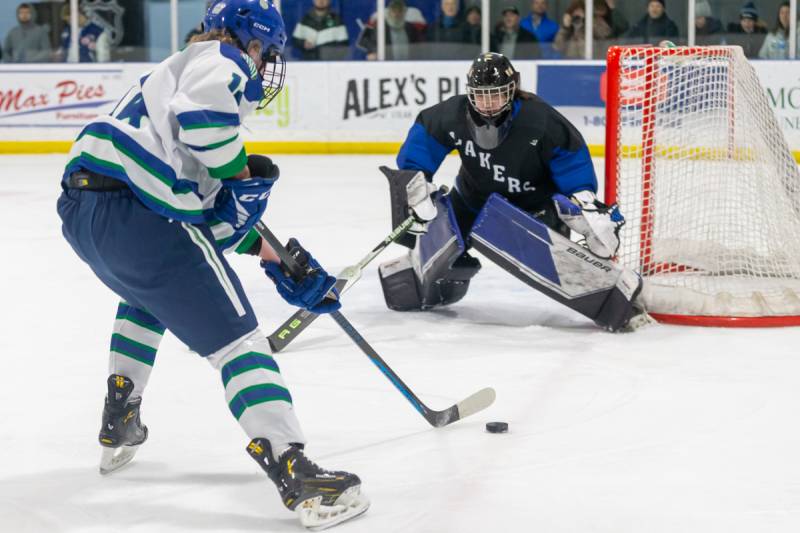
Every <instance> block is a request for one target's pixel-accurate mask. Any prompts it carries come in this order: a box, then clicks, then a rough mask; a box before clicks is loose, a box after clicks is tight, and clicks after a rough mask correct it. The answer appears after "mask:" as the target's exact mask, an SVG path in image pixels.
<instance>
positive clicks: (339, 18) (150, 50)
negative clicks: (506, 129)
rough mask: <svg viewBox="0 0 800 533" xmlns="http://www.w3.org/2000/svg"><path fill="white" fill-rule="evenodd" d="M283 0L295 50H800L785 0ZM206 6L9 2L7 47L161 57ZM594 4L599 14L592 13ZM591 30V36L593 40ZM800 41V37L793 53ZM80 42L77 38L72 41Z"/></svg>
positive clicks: (369, 56)
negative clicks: (642, 46) (671, 46)
mask: <svg viewBox="0 0 800 533" xmlns="http://www.w3.org/2000/svg"><path fill="white" fill-rule="evenodd" d="M379 1H381V0H379ZM587 1H590V2H591V6H587ZM9 3H10V2H9ZM276 3H277V4H278V5H279V7H280V9H281V12H282V13H283V16H284V19H285V21H286V27H287V31H288V33H289V36H290V40H289V43H288V44H289V46H288V47H287V56H288V57H289V59H291V60H302V61H318V60H367V61H370V60H377V59H379V58H384V59H387V60H422V59H469V58H472V57H474V56H475V55H477V54H478V53H480V52H481V51H483V50H486V49H487V48H488V50H491V51H495V52H501V53H503V54H505V55H507V56H509V57H510V58H512V59H583V58H587V57H589V56H591V57H593V58H595V59H601V58H603V57H604V56H605V52H606V50H607V48H608V47H609V46H610V45H613V44H634V43H636V44H638V43H651V44H657V43H659V42H661V41H664V40H669V41H672V42H674V43H676V44H679V45H681V44H690V43H691V42H692V41H693V42H694V44H698V45H717V44H735V45H740V46H741V47H742V48H743V49H744V52H745V55H746V56H747V57H749V58H751V59H789V58H793V57H800V47H798V46H797V44H800V43H797V41H798V40H797V39H790V30H791V26H792V24H791V21H792V18H793V17H792V13H791V8H792V6H791V4H790V2H788V1H781V0H759V1H750V0H748V1H744V2H742V1H741V0H682V1H678V0H625V1H624V2H623V0H518V1H502V0H491V1H489V2H487V1H485V0H484V1H481V0H388V1H386V2H385V4H384V5H383V6H379V5H378V3H377V2H376V1H375V0H338V1H333V0H282V1H280V2H276ZM206 6H207V2H205V0H172V1H170V0H102V1H100V0H82V1H81V2H80V3H79V4H78V9H77V11H76V13H72V10H71V9H70V2H69V0H53V1H44V2H24V3H20V4H18V5H17V6H16V8H12V7H6V8H3V9H7V10H9V11H10V10H11V9H14V15H15V19H16V25H15V26H13V27H11V28H9V29H8V30H7V32H6V33H5V35H4V38H3V40H2V43H1V47H0V54H1V55H0V57H1V58H2V61H3V62H4V63H34V62H108V61H159V60H161V59H163V58H164V57H166V55H168V54H169V53H170V52H171V51H172V50H171V48H174V47H176V46H179V44H178V41H179V40H178V39H175V38H173V39H172V45H171V46H170V45H169V44H164V39H165V37H164V35H163V34H164V33H165V32H167V33H169V32H170V31H171V32H176V31H180V29H179V28H180V27H181V26H179V25H178V24H170V21H169V20H167V21H166V22H165V21H164V20H163V19H164V18H165V17H164V16H163V15H164V13H167V17H166V18H167V19H169V18H170V17H176V18H177V19H178V20H179V21H180V23H181V25H182V26H183V27H192V29H191V30H190V31H188V32H187V33H186V34H185V35H181V36H180V37H181V39H180V40H181V41H182V42H188V41H189V40H190V39H191V37H192V36H193V35H195V34H197V33H200V31H201V27H200V24H199V22H200V20H201V19H202V16H203V12H204V9H205V8H206ZM487 6H488V9H487ZM178 8H180V10H179V9H178ZM692 8H693V10H692ZM795 9H796V8H795ZM589 12H590V13H591V21H587V13H589ZM692 12H693V14H694V17H693V20H692V23H693V28H690V27H689V25H688V22H689V14H690V13H692ZM3 14H6V13H3ZM179 14H180V15H179ZM379 14H380V15H381V16H382V18H383V24H382V27H380V26H379V24H378V18H379ZM7 15H11V13H10V12H9V13H7ZM73 17H74V18H75V19H77V20H76V22H77V25H74V23H73V21H72V18H73ZM484 17H488V22H489V23H488V24H487V23H486V22H487V19H485V18H484ZM8 20H11V19H8ZM795 20H796V14H795ZM587 26H590V29H589V30H588V31H587ZM72 27H77V28H78V38H77V39H73V38H72V35H71V28H72ZM487 28H488V34H489V35H488V38H485V37H484V31H485V30H486V29H487ZM795 29H796V25H795ZM589 32H590V33H591V35H592V36H593V39H592V43H591V46H589V47H587V45H586V36H587V34H588V33H589ZM381 38H382V39H384V41H383V42H384V43H385V45H384V46H382V47H381V46H379V40H380V39H381ZM166 39H167V43H168V41H169V39H168V37H167V38H166ZM792 40H794V41H795V42H796V46H795V51H794V53H791V44H790V43H791V41H792ZM76 41H77V43H78V46H77V47H73V46H72V43H74V42H76ZM148 41H152V42H148ZM157 42H158V43H161V44H157Z"/></svg>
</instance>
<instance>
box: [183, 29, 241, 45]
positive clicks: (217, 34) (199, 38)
mask: <svg viewBox="0 0 800 533" xmlns="http://www.w3.org/2000/svg"><path fill="white" fill-rule="evenodd" d="M206 41H219V42H221V43H225V44H230V45H233V46H237V43H236V38H235V37H233V36H232V35H231V34H229V33H228V32H227V31H226V30H219V29H215V30H211V31H207V32H205V33H200V34H198V35H195V36H194V37H192V38H191V39H189V44H192V43H203V42H206Z"/></svg>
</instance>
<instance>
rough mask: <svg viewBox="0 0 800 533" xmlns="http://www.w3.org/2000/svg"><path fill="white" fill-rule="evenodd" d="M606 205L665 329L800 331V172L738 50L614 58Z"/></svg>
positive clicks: (627, 261) (661, 50)
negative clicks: (617, 216) (618, 218)
mask: <svg viewBox="0 0 800 533" xmlns="http://www.w3.org/2000/svg"><path fill="white" fill-rule="evenodd" d="M607 66H608V70H607V90H606V162H605V166H606V169H605V170H606V179H605V198H606V201H607V202H609V203H613V202H617V203H618V204H619V205H620V210H621V211H622V213H623V214H624V215H625V218H626V221H627V222H626V225H625V226H624V227H623V228H622V231H621V233H620V237H621V246H620V252H619V255H618V261H619V262H620V263H622V264H624V265H625V266H628V267H631V268H633V269H635V270H637V271H638V272H639V273H640V274H641V275H642V277H643V279H644V281H645V286H644V289H643V291H642V299H643V301H644V304H645V306H646V308H647V309H648V312H650V314H651V315H652V316H653V317H654V318H656V319H657V320H659V321H661V322H668V323H676V324H690V325H705V326H735V327H761V326H790V325H800V173H799V172H798V167H797V164H796V163H795V160H794V157H793V156H792V153H791V151H790V150H789V147H788V145H787V143H786V139H785V138H784V136H783V133H782V132H781V129H780V126H779V124H778V122H777V120H776V118H775V115H774V113H773V111H772V109H771V108H770V106H769V102H768V100H767V97H766V95H765V93H764V90H763V88H762V87H761V85H760V84H759V82H758V78H757V76H756V73H755V71H754V69H753V68H752V66H751V65H750V64H749V62H748V61H747V59H746V58H745V57H744V54H743V53H742V50H741V48H740V47H736V46H711V47H672V48H665V47H653V46H615V47H611V48H610V49H609V51H608V56H607Z"/></svg>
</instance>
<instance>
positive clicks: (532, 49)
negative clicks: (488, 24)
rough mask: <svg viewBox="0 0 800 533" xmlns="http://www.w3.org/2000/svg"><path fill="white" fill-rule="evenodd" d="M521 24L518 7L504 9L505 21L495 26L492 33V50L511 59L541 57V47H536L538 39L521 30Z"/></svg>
mask: <svg viewBox="0 0 800 533" xmlns="http://www.w3.org/2000/svg"><path fill="white" fill-rule="evenodd" d="M519 22H520V17H519V10H518V9H517V8H516V7H514V6H508V7H506V8H504V9H503V20H502V21H500V23H499V24H498V25H497V26H495V29H494V32H493V33H492V36H491V39H490V46H489V48H490V50H491V51H492V52H498V53H500V54H503V55H504V56H506V57H507V58H509V59H518V58H538V57H541V51H540V50H539V47H538V46H535V43H536V42H537V41H536V37H535V36H534V35H533V34H532V33H529V32H527V31H525V30H523V29H522V28H520V26H519ZM526 44H528V46H526ZM530 45H534V46H530Z"/></svg>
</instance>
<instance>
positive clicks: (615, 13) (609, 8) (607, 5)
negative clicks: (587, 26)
mask: <svg viewBox="0 0 800 533" xmlns="http://www.w3.org/2000/svg"><path fill="white" fill-rule="evenodd" d="M616 4H617V3H616V1H615V0H594V14H595V16H597V15H599V16H600V17H601V18H602V19H603V20H604V21H605V22H606V24H608V25H609V26H610V27H611V37H620V36H622V35H625V32H627V31H628V28H629V27H630V24H628V19H627V18H625V15H623V14H622V12H621V11H620V10H619V9H617V8H616ZM595 38H597V37H595Z"/></svg>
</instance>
